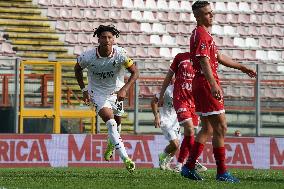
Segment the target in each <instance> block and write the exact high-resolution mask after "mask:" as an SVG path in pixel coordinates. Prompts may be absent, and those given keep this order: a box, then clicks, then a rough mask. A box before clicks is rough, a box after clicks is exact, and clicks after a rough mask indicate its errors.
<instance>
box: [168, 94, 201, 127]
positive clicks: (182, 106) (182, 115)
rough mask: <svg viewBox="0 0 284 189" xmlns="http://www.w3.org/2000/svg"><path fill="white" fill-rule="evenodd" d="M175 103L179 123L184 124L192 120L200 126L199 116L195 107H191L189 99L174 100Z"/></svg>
mask: <svg viewBox="0 0 284 189" xmlns="http://www.w3.org/2000/svg"><path fill="white" fill-rule="evenodd" d="M173 105H174V108H175V111H176V113H177V119H178V122H179V124H182V123H184V122H186V121H188V120H192V122H193V125H194V126H195V127H198V125H199V116H198V115H197V114H196V113H195V110H194V107H191V106H190V104H189V103H188V102H187V101H182V100H178V99H174V100H173Z"/></svg>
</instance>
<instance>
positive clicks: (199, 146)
mask: <svg viewBox="0 0 284 189" xmlns="http://www.w3.org/2000/svg"><path fill="white" fill-rule="evenodd" d="M201 123H202V127H201V129H200V131H199V132H198V134H197V135H196V138H195V142H194V145H193V147H192V151H191V154H190V156H189V158H188V161H187V163H186V166H187V167H188V168H189V169H194V168H195V163H196V160H197V159H198V157H199V156H200V154H201V153H202V151H203V148H204V145H205V143H206V141H207V139H208V137H210V136H211V134H212V126H211V124H210V122H209V120H208V119H207V117H201Z"/></svg>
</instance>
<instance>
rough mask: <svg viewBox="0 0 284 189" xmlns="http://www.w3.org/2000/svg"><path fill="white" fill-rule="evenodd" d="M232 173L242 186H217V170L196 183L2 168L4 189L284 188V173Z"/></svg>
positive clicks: (152, 175) (150, 172)
mask: <svg viewBox="0 0 284 189" xmlns="http://www.w3.org/2000/svg"><path fill="white" fill-rule="evenodd" d="M231 173H232V174H233V175H235V176H237V177H238V178H239V179H240V180H241V183H239V184H231V183H224V182H216V181H215V170H209V171H207V172H206V173H203V174H202V176H203V177H204V178H205V180H204V181H199V182H196V181H191V180H188V179H185V178H183V177H181V176H180V175H179V174H178V173H173V172H169V171H161V170H159V169H138V170H136V172H135V173H133V174H130V173H128V172H127V171H126V170H125V169H111V168H10V169H8V168H1V169H0V188H7V189H9V188H39V189H41V188H76V189H77V188H95V189H98V188H107V189H112V188H114V189H119V188H123V189H125V188H135V189H138V188H145V189H146V188H147V189H148V188H156V189H160V188H162V189H163V188H181V189H189V188H190V189H191V188H192V189H199V188H206V189H211V188H216V189H217V188H218V189H222V188H224V189H227V188H228V189H233V188H241V189H245V188H255V189H266V188H269V189H277V188H284V171H272V170H236V169H234V170H231Z"/></svg>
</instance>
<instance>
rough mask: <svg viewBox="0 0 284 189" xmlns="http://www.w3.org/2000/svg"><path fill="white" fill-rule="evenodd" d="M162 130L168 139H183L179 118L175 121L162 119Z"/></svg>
mask: <svg viewBox="0 0 284 189" xmlns="http://www.w3.org/2000/svg"><path fill="white" fill-rule="evenodd" d="M161 130H162V133H163V135H164V136H165V138H166V139H167V140H168V141H171V140H176V139H177V140H179V141H180V139H181V133H180V126H179V123H178V120H177V119H175V121H172V122H171V121H167V122H166V121H164V122H163V121H161Z"/></svg>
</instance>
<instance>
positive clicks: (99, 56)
mask: <svg viewBox="0 0 284 189" xmlns="http://www.w3.org/2000/svg"><path fill="white" fill-rule="evenodd" d="M96 53H97V57H98V58H110V57H113V55H114V48H113V47H112V51H111V53H110V55H109V56H108V57H102V56H101V55H100V53H99V47H97V49H96Z"/></svg>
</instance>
